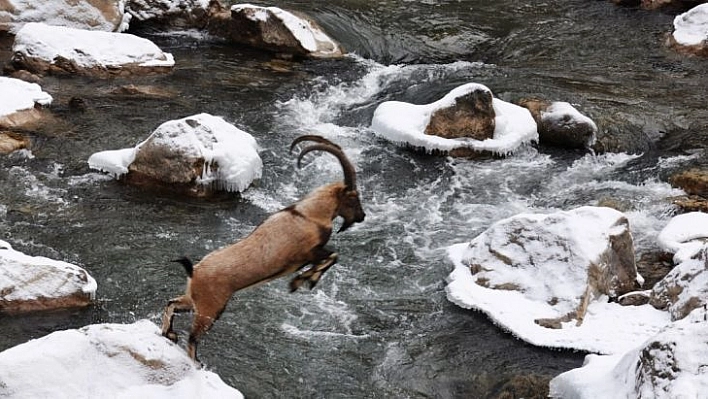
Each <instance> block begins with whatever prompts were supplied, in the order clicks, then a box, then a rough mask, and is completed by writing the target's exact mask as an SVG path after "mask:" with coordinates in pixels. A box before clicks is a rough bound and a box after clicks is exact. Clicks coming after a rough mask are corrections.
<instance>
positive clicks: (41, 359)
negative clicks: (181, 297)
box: [0, 320, 243, 399]
mask: <svg viewBox="0 0 708 399" xmlns="http://www.w3.org/2000/svg"><path fill="white" fill-rule="evenodd" d="M0 381H2V383H0V397H4V398H5V397H12V398H55V399H70V398H86V397H93V398H225V399H243V395H242V394H241V392H239V391H238V390H236V389H234V388H232V387H230V386H228V385H226V384H225V383H224V382H223V381H222V380H221V378H219V376H218V375H216V374H214V373H213V372H211V371H208V370H205V369H202V368H199V367H197V366H195V364H194V362H193V361H192V360H191V359H190V358H189V357H188V356H187V354H186V352H185V351H184V350H182V349H181V348H180V347H179V346H177V345H176V344H174V343H172V342H171V341H169V340H167V339H165V338H164V337H162V336H161V335H160V330H159V328H158V326H156V325H155V324H154V323H152V322H151V321H149V320H139V321H137V322H135V323H133V324H93V325H89V326H86V327H83V328H80V329H74V330H65V331H57V332H53V333H51V334H49V335H46V336H44V337H41V338H38V339H33V340H31V341H28V342H26V343H24V344H21V345H17V346H15V347H13V348H10V349H7V350H5V351H3V352H0Z"/></svg>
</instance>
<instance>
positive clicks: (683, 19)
mask: <svg viewBox="0 0 708 399" xmlns="http://www.w3.org/2000/svg"><path fill="white" fill-rule="evenodd" d="M673 36H674V39H675V40H676V42H677V43H679V44H682V45H684V46H696V45H700V44H701V43H703V42H706V41H708V4H701V5H698V6H696V7H694V8H692V9H690V10H688V11H687V12H685V13H683V14H680V15H677V16H676V18H674V33H673Z"/></svg>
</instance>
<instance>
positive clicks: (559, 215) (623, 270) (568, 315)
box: [446, 206, 670, 353]
mask: <svg viewBox="0 0 708 399" xmlns="http://www.w3.org/2000/svg"><path fill="white" fill-rule="evenodd" d="M449 254H450V258H451V260H452V261H453V263H454V264H455V269H454V271H453V272H452V273H451V274H450V275H449V276H448V277H447V281H448V285H447V287H446V292H447V297H448V299H449V300H450V301H452V302H453V303H455V304H457V305H459V306H461V307H464V308H473V309H478V310H481V311H483V312H484V313H485V314H487V315H488V316H489V317H490V318H491V319H493V320H494V322H495V323H496V324H499V325H501V326H502V327H503V328H504V329H506V330H508V331H510V332H511V333H512V334H514V335H515V336H517V337H519V338H521V339H523V340H525V341H526V342H529V343H531V344H534V345H538V346H544V347H554V348H573V349H577V350H586V351H591V352H597V353H624V352H625V351H627V350H629V349H631V348H633V347H635V346H636V345H637V340H638V339H639V340H643V339H648V338H649V337H651V336H652V335H654V334H656V333H657V332H658V331H660V330H661V329H662V328H663V327H665V326H666V325H667V324H668V323H670V317H669V315H668V314H667V313H666V312H664V311H661V310H658V309H655V308H654V307H652V306H651V305H648V304H645V305H640V306H623V305H621V304H620V303H619V301H620V299H621V298H623V295H625V294H628V293H632V292H634V291H635V290H636V289H637V288H638V287H639V285H640V284H641V283H642V280H643V279H642V278H641V276H639V275H638V274H637V269H636V263H635V259H634V248H633V239H632V235H631V232H630V230H629V223H628V221H627V218H626V217H625V215H624V214H623V213H621V212H619V211H616V210H614V209H611V208H604V207H592V206H584V207H580V208H576V209H573V210H569V211H558V212H554V213H549V214H536V213H524V214H518V215H515V216H512V217H509V218H506V219H503V220H500V221H498V222H496V223H494V224H493V225H492V226H490V227H489V228H488V229H487V230H485V231H484V232H483V233H481V234H479V235H478V236H477V237H475V238H474V239H472V240H471V241H470V242H469V243H468V244H459V245H454V246H452V247H450V248H449ZM645 297H646V295H645ZM625 298H626V297H625ZM635 299H637V298H635ZM631 302H632V303H635V304H636V303H637V301H636V300H632V301H631ZM644 302H646V301H644ZM639 303H641V302H639ZM609 326H612V327H611V329H612V331H611V333H608V331H607V329H608V327H609Z"/></svg>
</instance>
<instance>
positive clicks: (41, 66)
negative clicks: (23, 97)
mask: <svg viewBox="0 0 708 399" xmlns="http://www.w3.org/2000/svg"><path fill="white" fill-rule="evenodd" d="M12 49H13V57H12V60H11V61H10V65H11V67H12V68H13V69H14V70H27V71H29V72H31V73H35V74H59V75H61V74H80V75H89V76H95V77H104V78H105V77H111V76H130V75H149V74H161V73H167V72H170V71H171V70H172V67H173V66H174V59H173V57H172V55H171V54H169V53H164V52H162V50H160V49H159V48H158V47H157V46H156V45H155V44H154V43H152V42H151V41H149V40H147V39H143V38H140V37H137V36H134V35H131V34H125V33H111V32H97V31H88V30H81V29H73V28H66V27H61V26H50V25H46V24H42V23H28V24H26V25H25V26H24V27H22V29H20V31H19V32H17V35H16V36H15V43H14V44H13V47H12Z"/></svg>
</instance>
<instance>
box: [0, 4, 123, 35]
mask: <svg viewBox="0 0 708 399" xmlns="http://www.w3.org/2000/svg"><path fill="white" fill-rule="evenodd" d="M123 5H124V1H123V0H109V1H106V0H42V1H41V3H40V2H37V1H36V0H0V31H11V32H16V31H18V30H19V29H20V28H21V27H22V26H23V25H24V24H26V23H28V22H44V23H46V24H48V25H57V26H67V27H72V28H77V29H90V30H101V31H106V32H121V31H124V30H126V29H128V21H129V20H130V16H129V15H126V14H125V13H124V11H123Z"/></svg>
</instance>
